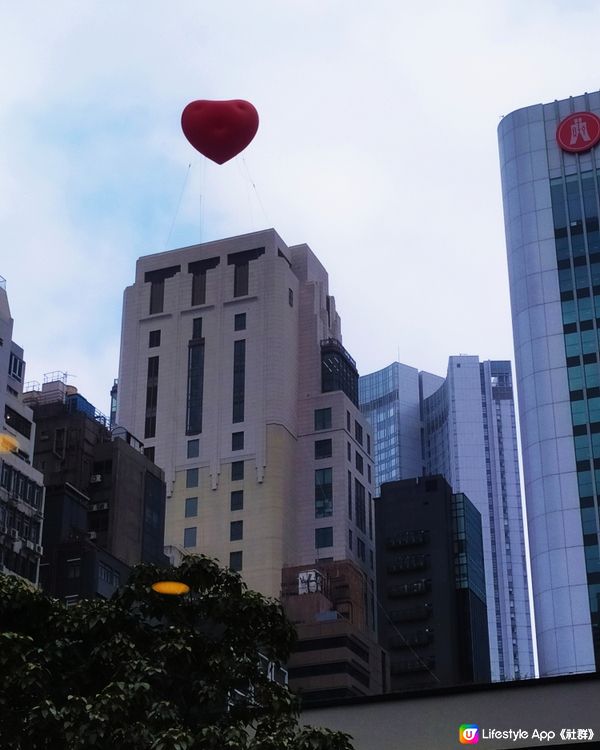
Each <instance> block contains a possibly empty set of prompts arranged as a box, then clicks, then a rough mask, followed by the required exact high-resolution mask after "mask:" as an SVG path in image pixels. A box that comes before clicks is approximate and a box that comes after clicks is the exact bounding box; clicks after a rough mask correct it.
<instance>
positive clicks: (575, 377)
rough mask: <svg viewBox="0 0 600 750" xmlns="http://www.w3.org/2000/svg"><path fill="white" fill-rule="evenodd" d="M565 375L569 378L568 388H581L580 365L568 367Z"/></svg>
mask: <svg viewBox="0 0 600 750" xmlns="http://www.w3.org/2000/svg"><path fill="white" fill-rule="evenodd" d="M567 375H568V378H569V390H571V391H580V390H581V389H582V388H583V373H582V372H581V367H580V366H579V365H578V366H577V367H569V368H568V369H567Z"/></svg>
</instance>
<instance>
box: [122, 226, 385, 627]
mask: <svg viewBox="0 0 600 750" xmlns="http://www.w3.org/2000/svg"><path fill="white" fill-rule="evenodd" d="M117 422H118V424H119V425H122V426H124V427H125V428H126V429H128V430H130V431H131V432H133V433H134V434H139V435H140V436H143V439H144V443H145V446H146V447H145V450H146V452H147V453H149V454H150V455H151V456H153V458H154V460H155V461H156V463H157V464H158V465H159V466H161V467H162V468H164V470H165V474H166V481H167V496H168V499H167V521H166V543H167V545H169V547H170V548H172V549H171V550H170V552H171V553H173V556H174V557H175V556H176V550H175V548H179V549H180V550H182V551H185V552H189V553H200V552H202V553H205V554H208V555H210V556H213V557H216V558H217V559H219V560H220V561H221V563H222V564H225V565H229V566H230V567H231V568H233V569H236V570H239V571H241V573H242V575H243V577H244V579H245V581H246V582H247V584H248V585H249V586H250V587H251V588H253V589H256V590H258V591H261V592H263V593H265V594H269V595H273V596H280V594H281V589H282V569H283V568H284V567H287V566H290V567H295V566H307V567H308V568H310V567H312V566H314V564H315V562H326V561H343V560H351V561H353V562H354V563H355V564H356V566H357V568H358V570H360V571H361V575H362V576H363V577H364V580H365V584H366V585H365V591H367V592H368V593H367V611H368V612H370V613H374V611H375V607H374V579H375V561H374V529H373V505H372V466H373V460H372V456H371V434H370V429H369V427H368V425H367V422H366V420H365V418H364V417H363V416H362V414H361V412H360V410H359V408H358V372H357V369H356V363H355V362H354V360H353V359H352V357H351V356H350V355H349V353H348V352H347V351H346V350H345V349H344V347H343V345H342V339H341V328H340V318H339V316H338V314H337V312H336V310H335V302H334V299H333V297H332V296H330V294H329V289H328V276H327V273H326V271H325V269H324V268H323V266H322V265H321V263H320V262H319V261H318V259H317V258H316V257H315V255H314V254H313V253H312V251H311V250H310V249H309V248H308V246H306V245H298V246H295V247H287V246H286V244H285V243H284V242H283V240H282V239H281V238H280V237H279V236H278V235H277V233H276V232H275V231H274V230H266V231H262V232H256V233H253V234H248V235H243V236H239V237H233V238H230V239H226V240H220V241H216V242H209V243H205V244H202V245H195V246H192V247H187V248H183V249H179V250H173V251H170V252H165V253H158V254H155V255H150V256H146V257H143V258H140V259H139V260H138V263H137V269H136V277H135V283H134V284H133V286H131V287H128V288H127V290H126V291H125V299H124V311H123V326H122V340H121V360H120V367H119V379H118V405H117ZM374 619H375V618H374V616H373V615H372V614H371V615H370V628H371V631H372V632H374Z"/></svg>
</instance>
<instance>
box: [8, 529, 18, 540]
mask: <svg viewBox="0 0 600 750" xmlns="http://www.w3.org/2000/svg"><path fill="white" fill-rule="evenodd" d="M9 534H10V536H11V537H12V538H13V539H18V538H19V532H18V531H17V529H11V530H10V532H9Z"/></svg>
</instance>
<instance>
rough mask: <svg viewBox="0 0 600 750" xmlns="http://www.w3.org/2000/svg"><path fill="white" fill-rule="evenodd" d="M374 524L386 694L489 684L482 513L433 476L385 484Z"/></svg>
mask: <svg viewBox="0 0 600 750" xmlns="http://www.w3.org/2000/svg"><path fill="white" fill-rule="evenodd" d="M375 519H376V528H377V536H376V538H377V591H378V596H379V602H380V605H381V608H382V610H383V611H382V612H381V611H380V613H379V635H380V643H381V645H382V646H383V647H384V648H386V649H387V650H388V651H389V654H390V669H391V683H390V684H391V689H392V690H401V689H408V688H411V687H424V686H433V687H439V686H442V685H457V684H460V683H463V682H489V681H490V650H489V642H488V622H487V609H486V601H485V599H486V596H485V573H484V565H483V543H482V533H481V531H482V530H481V515H480V513H479V512H478V511H477V509H476V508H475V506H474V505H473V504H472V503H471V502H470V501H469V499H468V498H467V497H466V496H465V495H464V494H452V490H451V488H450V485H449V484H448V483H447V482H446V481H445V480H444V478H443V477H441V476H439V475H438V476H431V477H424V478H417V479H405V480H404V481H401V482H387V483H385V484H384V485H383V486H382V488H381V496H380V497H378V498H377V499H376V500H375Z"/></svg>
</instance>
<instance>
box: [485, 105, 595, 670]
mask: <svg viewBox="0 0 600 750" xmlns="http://www.w3.org/2000/svg"><path fill="white" fill-rule="evenodd" d="M498 135H499V142H500V163H501V173H502V191H503V201H504V216H505V227H506V242H507V250H508V270H509V280H510V295H511V306H512V318H513V333H514V340H515V366H516V374H517V387H518V393H519V410H520V425H521V443H522V450H523V473H524V478H525V496H526V501H527V517H528V527H529V545H530V551H531V571H532V572H531V575H532V586H533V596H534V604H535V618H536V631H537V640H538V655H539V665H540V673H541V674H542V675H555V674H565V673H570V672H585V671H591V670H594V669H597V668H598V665H599V664H600V633H599V628H600V621H599V609H600V553H599V546H598V540H599V533H600V525H599V515H598V513H599V498H600V369H599V358H600V347H599V345H598V333H599V331H600V231H599V217H600V208H599V186H598V181H599V178H600V172H599V171H598V157H599V154H600V152H599V151H598V149H597V148H596V146H597V144H598V142H599V141H600V92H595V93H592V94H583V95H581V96H577V97H573V98H569V99H565V100H563V101H555V102H552V103H551V104H537V105H534V106H531V107H526V108H524V109H520V110H517V111H516V112H512V113H511V114H509V115H507V116H506V117H504V118H503V119H502V122H501V123H500V126H499V129H498Z"/></svg>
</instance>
